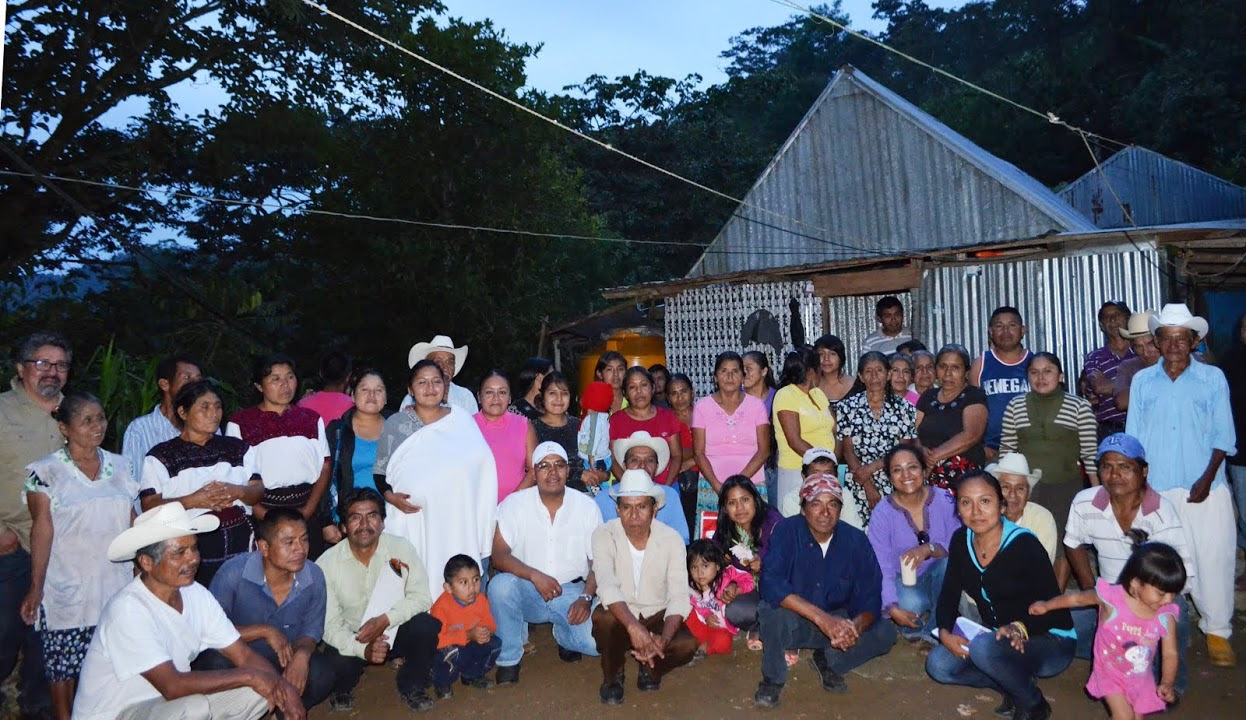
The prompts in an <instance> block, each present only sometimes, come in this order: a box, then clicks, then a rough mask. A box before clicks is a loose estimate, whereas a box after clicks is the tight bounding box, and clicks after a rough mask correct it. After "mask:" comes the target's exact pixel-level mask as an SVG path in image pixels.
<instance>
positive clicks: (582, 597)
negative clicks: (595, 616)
mask: <svg viewBox="0 0 1246 720" xmlns="http://www.w3.org/2000/svg"><path fill="white" fill-rule="evenodd" d="M578 599H579V600H586V601H587V602H588V604H589V605H592V604H593V596H592V595H589V594H588V593H583V594H581V595H580V597H579V598H578Z"/></svg>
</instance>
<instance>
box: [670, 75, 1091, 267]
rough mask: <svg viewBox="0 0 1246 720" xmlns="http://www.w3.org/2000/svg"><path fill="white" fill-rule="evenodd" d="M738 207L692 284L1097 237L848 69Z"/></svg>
mask: <svg viewBox="0 0 1246 720" xmlns="http://www.w3.org/2000/svg"><path fill="white" fill-rule="evenodd" d="M745 202H746V205H742V206H741V207H740V208H739V209H738V210H737V212H736V213H735V215H734V216H733V217H732V218H731V219H730V220H728V221H727V223H726V225H724V226H723V229H722V230H721V231H720V232H719V234H718V237H717V238H715V240H714V242H713V243H712V244H711V245H710V246H709V248H708V249H707V251H706V253H705V254H704V255H703V256H702V258H701V259H700V260H699V261H698V262H697V264H696V265H694V266H693V269H692V271H691V272H690V273H689V274H688V276H689V277H697V276H702V275H714V274H719V273H726V272H738V271H744V270H760V269H766V268H773V267H782V266H787V265H800V264H807V263H816V262H825V261H833V260H841V259H848V258H856V257H871V256H875V257H880V256H891V255H904V254H909V253H912V252H915V251H925V250H935V249H940V248H954V247H968V246H973V245H981V244H984V243H992V242H1006V241H1010V240H1018V239H1028V238H1033V237H1037V236H1040V235H1044V234H1047V233H1053V232H1062V231H1068V230H1091V229H1094V226H1093V225H1091V224H1090V223H1089V222H1088V221H1087V220H1086V218H1084V217H1082V216H1081V215H1080V214H1078V213H1077V212H1075V211H1074V210H1073V209H1072V208H1070V207H1069V206H1068V205H1067V204H1066V203H1064V202H1062V201H1061V200H1060V199H1059V198H1058V197H1056V195H1055V194H1054V193H1052V192H1051V191H1050V190H1048V189H1047V188H1046V187H1044V186H1043V185H1042V184H1041V183H1039V182H1038V181H1037V180H1035V179H1033V178H1031V177H1030V176H1029V175H1026V174H1025V173H1024V172H1022V171H1021V170H1020V169H1018V168H1017V167H1016V166H1014V165H1012V164H1010V163H1007V162H1004V161H1003V160H1000V159H999V158H997V157H995V156H994V155H991V154H990V153H988V152H986V151H985V150H983V149H982V148H980V147H978V146H977V145H975V144H974V143H972V142H970V141H969V140H968V139H967V138H965V137H964V136H962V135H960V134H959V133H957V132H955V131H953V130H952V129H951V128H949V127H947V126H946V125H944V124H943V123H941V122H939V121H938V120H936V119H934V117H932V116H931V115H929V114H927V113H925V112H923V111H922V110H921V109H919V108H918V107H917V106H915V105H913V104H912V103H910V102H908V101H907V100H905V99H904V98H902V97H900V96H899V95H897V94H895V93H894V92H892V91H890V90H888V89H887V88H885V87H883V86H882V85H879V84H878V83H876V82H874V81H873V80H871V79H870V78H869V77H867V76H865V75H864V74H863V73H861V72H860V71H859V70H856V69H855V68H852V67H845V68H844V69H842V70H840V71H839V72H837V73H836V74H835V77H834V78H832V79H831V82H830V84H828V85H827V87H826V90H824V91H823V92H822V95H821V96H820V97H819V98H818V100H817V101H816V102H815V103H814V105H813V107H812V108H811V109H810V110H809V112H808V113H807V114H806V115H805V117H804V119H802V120H801V121H800V123H799V124H798V125H797V126H796V129H795V130H794V131H793V132H792V135H791V136H790V137H789V138H788V139H787V141H786V142H785V143H784V144H783V147H782V148H780V150H779V152H778V154H776V155H775V157H774V159H773V160H771V162H770V164H769V165H768V166H767V167H766V169H765V171H763V172H762V174H761V177H760V178H759V179H758V180H757V182H756V183H755V184H754V185H753V188H752V189H751V190H750V191H749V193H748V195H747V196H746V198H745ZM749 205H752V206H756V207H749ZM759 208H765V209H766V210H769V211H772V212H773V213H779V214H780V215H782V216H785V217H777V216H776V215H774V214H771V213H768V212H765V211H763V210H761V209H759ZM785 218H791V219H785ZM724 251H727V252H724Z"/></svg>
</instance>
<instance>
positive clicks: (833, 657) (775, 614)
mask: <svg viewBox="0 0 1246 720" xmlns="http://www.w3.org/2000/svg"><path fill="white" fill-rule="evenodd" d="M836 614H839V613H836ZM757 618H758V621H759V622H760V624H761V631H760V634H761V642H762V650H761V673H762V677H763V678H764V679H765V680H766V681H768V682H772V683H775V684H776V685H782V684H784V683H785V682H787V661H786V660H785V659H784V657H783V653H784V651H786V650H795V649H797V648H813V649H815V650H822V651H824V652H825V653H826V665H827V667H829V668H830V669H831V670H834V671H835V672H837V673H839V674H840V675H843V674H844V673H847V672H848V671H849V670H852V669H853V668H858V667H860V666H862V665H864V664H865V663H866V662H868V661H869V660H872V659H874V658H876V657H878V656H879V655H886V654H887V652H888V651H889V650H891V646H892V645H894V644H895V642H896V627H895V625H893V624H892V623H889V622H884V621H882V620H881V619H880V620H875V621H874V624H873V625H871V626H870V627H869V629H868V630H866V631H865V632H863V633H861V636H860V637H859V638H858V639H857V644H856V645H853V646H852V647H851V648H849V649H848V650H837V649H835V648H833V647H831V641H830V638H828V637H827V636H826V635H823V634H822V631H821V630H819V629H818V628H817V626H816V625H814V624H813V623H811V622H809V621H808V620H806V619H805V618H803V617H801V616H800V615H797V614H796V613H794V612H792V611H791V610H788V609H786V608H782V607H775V606H773V605H771V604H770V603H768V602H765V601H762V603H761V604H760V605H759V606H758V610H757Z"/></svg>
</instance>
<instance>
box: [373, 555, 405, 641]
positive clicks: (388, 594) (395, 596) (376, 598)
mask: <svg viewBox="0 0 1246 720" xmlns="http://www.w3.org/2000/svg"><path fill="white" fill-rule="evenodd" d="M406 594H407V580H406V577H405V576H404V575H403V574H402V573H401V572H393V571H391V568H390V567H388V566H387V567H385V568H383V569H382V570H381V572H380V573H378V574H377V576H376V585H374V586H373V587H372V597H370V598H368V607H366V608H364V610H363V619H362V622H365V623H366V622H367V621H369V620H371V619H372V618H374V617H377V616H379V615H384V614H386V613H388V612H389V611H390V609H392V608H393V607H394V606H395V605H397V604H398V601H399V600H401V599H402V598H403V596H405V595H406ZM384 634H385V642H387V643H389V646H390V647H393V646H394V638H395V637H397V636H398V626H397V625H395V624H392V623H391V624H390V626H389V627H387V628H385V633H384Z"/></svg>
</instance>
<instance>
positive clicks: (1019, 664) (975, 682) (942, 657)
mask: <svg viewBox="0 0 1246 720" xmlns="http://www.w3.org/2000/svg"><path fill="white" fill-rule="evenodd" d="M1076 646H1077V641H1076V640H1074V639H1073V638H1068V637H1061V636H1058V635H1052V634H1051V633H1042V634H1040V635H1034V636H1032V637H1031V638H1030V639H1029V641H1027V642H1026V644H1025V652H1024V653H1020V652H1017V651H1016V649H1014V648H1013V647H1012V643H1011V642H1010V641H1009V640H1008V639H1007V638H1001V639H999V640H996V639H995V633H982V634H981V635H979V636H977V637H976V638H974V639H973V642H971V643H969V657H968V658H967V659H963V660H962V659H961V658H958V657H956V656H955V655H953V654H952V653H951V651H949V650H948V649H947V648H946V647H944V646H943V644H942V643H940V644H939V646H938V647H936V648H935V649H934V650H932V651H930V656H929V657H927V658H926V674H927V675H929V676H930V677H931V679H933V680H934V681H935V682H937V683H942V684H944V685H966V686H968V687H976V688H991V689H993V690H997V691H999V692H1000V693H1003V694H1004V695H1005V696H1007V697H1009V698H1011V699H1012V702H1013V703H1014V704H1015V705H1016V706H1017V707H1018V708H1020V709H1029V708H1032V707H1034V706H1035V705H1038V704H1039V702H1041V701H1042V699H1043V693H1042V691H1040V690H1039V689H1038V683H1037V682H1035V678H1040V677H1052V676H1053V675H1058V674H1060V673H1061V672H1063V671H1064V669H1065V668H1067V667H1068V666H1069V663H1071V662H1073V652H1074V650H1075V649H1076Z"/></svg>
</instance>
